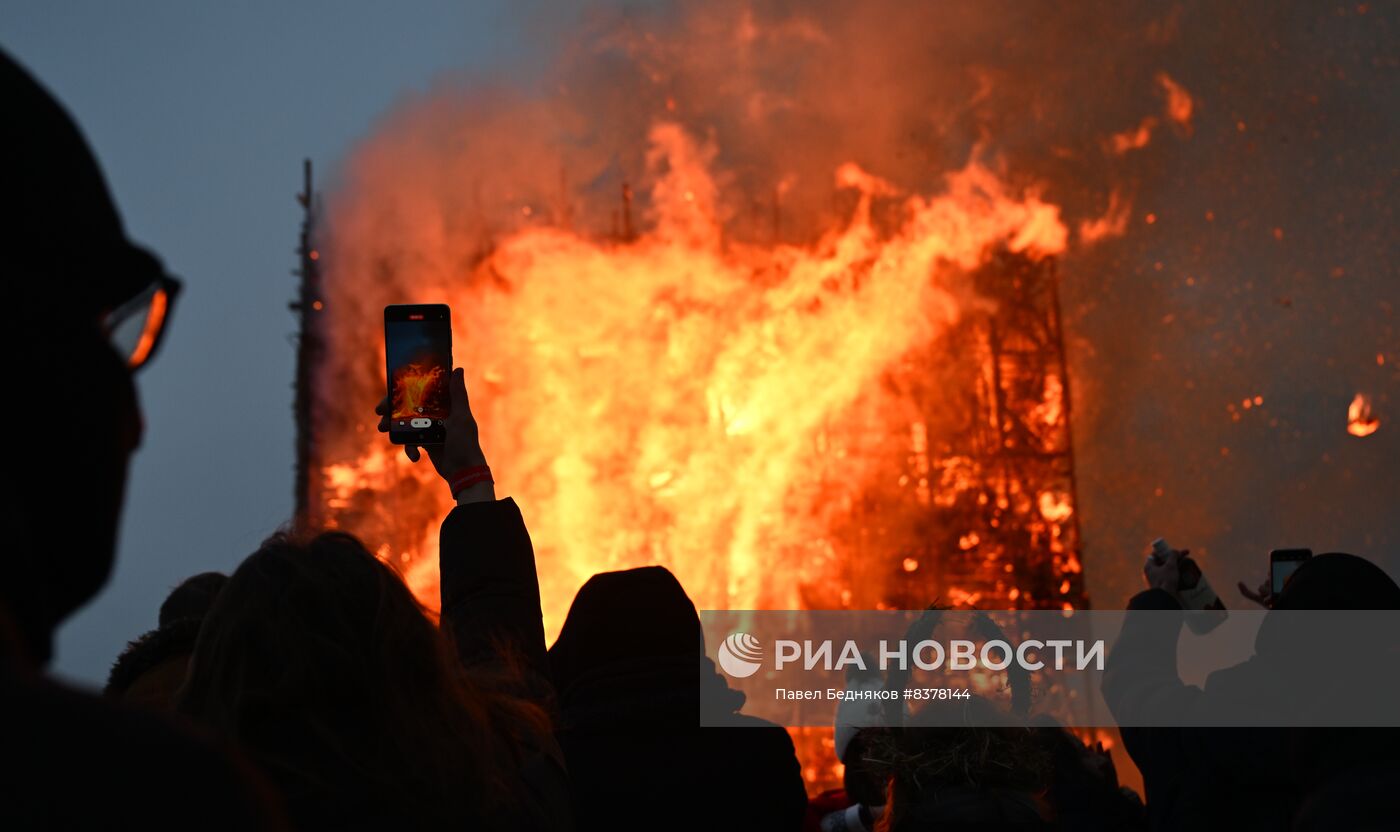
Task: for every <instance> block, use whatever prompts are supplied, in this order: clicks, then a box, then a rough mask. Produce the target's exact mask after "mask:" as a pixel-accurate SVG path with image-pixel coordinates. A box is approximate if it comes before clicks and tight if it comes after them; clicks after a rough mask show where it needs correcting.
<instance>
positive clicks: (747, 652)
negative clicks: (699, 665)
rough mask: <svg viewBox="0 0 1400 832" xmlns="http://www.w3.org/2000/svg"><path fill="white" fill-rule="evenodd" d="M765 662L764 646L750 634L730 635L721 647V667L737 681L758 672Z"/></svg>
mask: <svg viewBox="0 0 1400 832" xmlns="http://www.w3.org/2000/svg"><path fill="white" fill-rule="evenodd" d="M762 661H763V645H762V644H761V643H760V642H759V640H758V639H757V638H755V637H754V636H751V635H749V634H748V633H730V634H729V638H727V639H725V640H724V643H722V644H720V646H719V666H720V667H722V668H724V672H725V673H728V674H729V675H730V676H733V677H734V678H736V679H746V678H748V677H750V676H752V675H754V674H755V673H757V672H758V668H759V666H760V663H761V662H762Z"/></svg>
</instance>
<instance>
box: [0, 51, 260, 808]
mask: <svg viewBox="0 0 1400 832" xmlns="http://www.w3.org/2000/svg"><path fill="white" fill-rule="evenodd" d="M0 111H3V117H0V148H3V153H0V170H3V176H0V183H3V184H2V185H0V198H3V199H4V201H5V203H6V205H5V209H4V212H3V216H0V263H3V264H4V265H3V270H4V277H5V280H4V286H5V288H6V290H7V291H8V293H9V304H8V305H7V307H6V309H5V313H6V314H5V319H6V326H5V327H4V329H5V332H6V336H5V337H6V340H7V346H8V347H9V349H8V350H7V354H8V355H9V356H10V362H9V368H8V369H9V381H10V390H11V393H10V395H9V397H7V400H8V401H10V402H12V404H11V406H10V409H11V414H12V418H11V420H10V421H9V424H10V425H11V437H10V442H9V443H7V444H8V445H9V450H8V454H9V460H10V461H9V463H8V464H7V466H6V476H5V480H6V481H7V488H6V492H7V493H6V497H5V499H4V500H3V501H0V505H3V510H4V527H3V528H4V532H5V533H4V536H3V538H2V540H3V546H4V549H3V551H4V554H3V555H0V564H3V568H0V760H2V761H0V769H3V770H4V771H5V775H4V776H3V777H0V828H3V829H29V828H37V827H56V828H80V829H93V828H132V827H136V826H137V825H148V824H151V823H154V824H155V825H156V826H158V827H159V826H166V825H170V826H174V825H176V824H179V825H181V826H188V827H196V826H197V827H202V828H210V827H214V828H252V827H258V828H278V827H280V826H281V825H282V824H281V822H280V820H279V815H278V813H277V810H276V809H275V808H274V807H273V803H272V801H271V799H270V798H268V797H267V796H266V795H267V794H268V792H267V791H266V789H265V787H264V786H262V785H261V784H260V781H258V780H257V777H256V775H254V774H252V773H251V769H250V768H249V767H247V766H246V764H244V763H241V762H240V761H239V760H238V759H237V758H236V757H235V756H233V755H231V754H230V753H229V752H228V751H226V750H224V749H221V748H219V747H218V746H216V745H214V744H213V743H211V742H209V741H207V740H205V739H203V738H202V737H199V736H197V735H196V734H195V733H194V731H193V729H191V728H188V727H186V726H183V725H178V724H175V723H174V722H170V721H167V720H166V718H164V717H162V716H160V715H156V714H151V713H144V712H139V711H135V710H125V709H123V708H121V707H120V706H119V705H117V704H115V703H112V702H108V701H103V700H101V699H99V698H97V697H95V696H90V695H87V694H84V693H80V692H77V691H74V690H70V689H68V688H66V687H64V686H62V685H59V684H57V683H55V682H54V681H52V680H50V679H47V678H46V677H45V675H44V673H43V670H44V668H45V667H46V666H47V664H48V662H49V660H50V658H51V656H52V653H53V634H54V631H55V630H56V629H57V627H58V626H59V624H60V623H61V622H62V621H63V620H64V619H65V618H67V617H68V616H69V615H71V614H72V613H73V612H74V611H76V610H77V609H78V608H80V607H81V606H83V605H84V604H85V603H87V602H88V601H89V600H91V599H92V597H93V596H95V595H96V594H97V592H98V591H99V590H100V589H101V588H102V586H103V584H105V583H106V582H107V578H108V576H109V574H110V572H111V569H112V563H113V559H114V556H115V548H116V537H117V526H118V521H119V519H120V516H121V507H122V500H123V495H124V491H125V485H126V471H127V464H128V461H129V460H130V458H131V456H132V454H133V453H134V452H135V451H136V448H137V446H138V445H139V444H140V441H141V430H142V422H141V409H140V406H139V404H138V402H137V397H136V390H135V387H134V385H133V383H132V374H133V373H134V372H136V371H138V370H139V369H141V368H142V367H143V366H145V365H146V364H148V363H149V362H150V361H151V359H152V358H153V357H154V356H155V355H156V353H157V351H158V348H159V347H160V345H161V341H162V338H163V336H164V334H165V332H166V329H167V328H168V325H169V321H170V319H171V313H172V312H173V310H174V302H175V299H176V297H177V295H178V294H179V288H180V284H179V281H177V280H176V279H175V278H173V277H171V276H170V275H168V274H167V273H166V272H165V269H164V268H163V267H162V266H161V263H160V261H159V260H157V259H156V258H155V257H154V256H153V255H152V254H151V253H150V252H148V251H146V250H144V249H142V248H140V247H139V246H136V245H134V244H132V243H131V242H130V241H129V240H128V239H127V237H126V233H125V231H124V229H123V227H122V222H121V218H120V217H119V215H118V213H117V209H116V205H115V204H114V203H113V201H112V198H111V195H110V194H109V193H108V191H107V186H106V184H105V182H104V180H103V177H102V173H101V171H100V169H99V168H98V165H97V161H96V159H95V158H94V157H93V155H92V153H91V151H90V150H89V149H88V146H87V143H86V141H85V140H84V138H83V136H82V134H81V132H80V131H79V129H78V127H77V125H76V124H74V122H73V121H72V119H71V118H70V117H69V116H68V114H67V113H66V112H65V111H64V109H63V107H62V106H61V105H59V103H58V102H57V101H55V100H54V99H53V98H52V97H51V96H50V95H49V94H48V93H47V92H46V91H45V90H44V89H43V88H42V87H41V86H39V84H38V83H37V82H35V81H34V79H33V78H32V77H30V76H29V74H28V73H27V72H25V71H24V70H23V69H22V68H20V67H19V66H18V65H17V64H16V63H15V62H14V61H13V60H11V59H10V57H9V56H8V55H6V54H5V53H3V52H0Z"/></svg>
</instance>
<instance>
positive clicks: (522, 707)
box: [180, 532, 548, 826]
mask: <svg viewBox="0 0 1400 832" xmlns="http://www.w3.org/2000/svg"><path fill="white" fill-rule="evenodd" d="M180 709H181V710H182V711H184V712H186V713H188V714H189V715H191V716H192V717H193V718H195V719H197V720H199V721H201V722H203V723H204V724H206V725H209V726H211V727H213V728H214V729H216V730H218V731H221V732H223V733H224V734H226V735H227V736H229V737H230V738H231V739H233V740H234V741H236V742H238V743H240V744H241V745H242V746H243V747H244V748H245V749H246V750H247V751H248V752H249V753H250V754H251V755H252V756H253V757H254V758H255V759H256V760H257V761H258V762H259V763H260V764H261V765H262V767H263V768H264V770H265V771H266V773H267V774H268V776H269V777H270V778H271V779H272V780H273V781H274V782H275V783H277V784H278V785H279V786H280V787H281V789H282V791H283V794H284V798H285V800H286V802H287V809H288V811H289V813H290V814H291V816H292V818H293V820H294V821H303V822H313V823H316V824H317V825H320V824H324V823H326V822H327V821H334V820H337V819H340V820H345V821H348V822H354V823H357V824H361V823H367V822H371V821H375V820H385V821H398V822H399V825H413V826H425V825H427V824H430V823H433V824H436V823H443V822H446V823H461V822H462V821H464V820H465V821H475V822H478V823H485V824H486V825H490V823H491V819H492V818H500V817H503V816H508V815H510V814H512V813H513V809H514V807H516V806H517V805H519V804H520V803H521V802H522V798H521V795H520V788H521V787H520V785H519V783H520V781H519V777H518V771H519V768H520V762H521V757H522V754H523V753H525V751H526V750H527V749H530V748H531V747H533V748H534V749H538V748H540V747H541V744H540V743H541V742H543V741H544V740H543V737H544V735H545V733H546V732H547V731H548V725H547V720H546V718H545V717H544V715H543V712H542V711H540V710H539V709H537V708H534V707H533V706H531V705H528V704H526V703H523V702H521V701H518V700H514V699H511V698H509V697H506V696H504V695H501V694H499V693H497V692H495V690H494V689H493V687H492V686H491V685H489V684H488V683H487V680H484V679H481V678H479V677H478V678H472V677H469V676H468V674H467V673H466V671H465V670H463V668H462V667H461V665H460V663H459V662H458V661H457V658H456V656H455V655H453V653H452V650H451V648H450V646H449V645H448V643H447V640H446V639H445V638H444V636H443V635H442V633H441V632H440V631H439V629H438V628H437V626H436V625H435V624H434V623H433V621H431V620H430V619H429V617H428V615H427V614H426V612H425V611H424V609H423V608H422V607H421V606H420V605H419V604H418V602H417V601H416V600H415V599H414V597H413V594H412V593H411V592H410V591H409V590H408V587H407V586H405V585H404V582H403V580H402V578H400V577H399V575H398V574H397V573H396V572H394V571H393V570H392V569H391V568H389V567H388V566H386V565H385V564H384V563H382V562H380V561H379V560H378V559H377V558H375V557H374V556H373V555H372V554H370V553H369V551H368V550H366V549H365V547H364V546H363V545H362V544H361V543H360V542H359V541H358V540H357V539H355V538H354V537H352V536H350V535H348V534H343V533H334V532H332V533H325V534H321V535H319V536H317V537H315V538H312V539H310V540H305V541H302V540H298V539H295V538H293V537H290V536H287V535H277V536H274V537H272V538H270V539H269V540H268V541H266V542H265V543H264V544H263V546H262V548H260V549H259V550H258V551H257V552H255V553H253V554H252V555H251V556H249V557H248V559H247V560H245V561H244V562H243V564H242V565H241V566H240V567H239V568H238V570H237V571H235V572H234V573H233V576H232V577H231V578H230V579H229V582H228V585H227V586H226V587H224V589H223V590H222V592H221V593H220V594H219V597H218V600H217V601H216V602H215V604H214V607H213V608H212V609H211V610H210V611H209V614H208V617H207V618H206V619H205V621H204V625H203V628H202V629H201V631H200V635H199V640H198V642H197V644H196V646H195V652H194V656H193V657H192V658H191V660H190V671H189V679H188V682H187V683H186V685H185V688H184V690H183V691H182V693H181V697H180Z"/></svg>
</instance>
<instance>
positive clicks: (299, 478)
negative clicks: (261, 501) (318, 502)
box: [288, 159, 325, 528]
mask: <svg viewBox="0 0 1400 832" xmlns="http://www.w3.org/2000/svg"><path fill="white" fill-rule="evenodd" d="M297 202H298V203H300V204H301V209H302V218H301V235H300V239H299V242H298V244H297V257H298V258H299V265H298V267H297V268H296V269H295V270H294V271H293V272H292V274H293V275H294V276H295V277H296V278H297V296H296V300H294V301H292V302H291V303H289V304H288V307H289V308H290V309H291V310H292V313H293V314H295V315H296V317H297V334H296V348H297V361H296V380H295V382H294V384H293V389H294V391H295V393H294V397H293V400H292V413H293V417H294V418H295V420H296V473H295V479H294V484H293V486H292V487H293V489H294V493H293V497H294V500H295V502H294V505H295V507H296V508H295V511H296V513H295V515H293V523H294V524H295V525H296V526H297V527H298V528H302V527H311V528H315V527H316V526H317V525H319V519H318V518H319V517H320V514H321V512H320V511H319V507H317V506H315V505H313V500H312V477H314V476H315V470H316V467H317V464H318V463H317V461H316V458H315V444H314V441H313V440H314V433H313V430H312V428H313V425H314V422H313V416H314V409H315V400H316V388H315V375H316V368H317V366H318V365H319V363H320V360H321V354H322V351H323V350H324V349H325V346H324V341H323V337H322V334H321V331H320V316H321V310H322V309H323V308H324V302H323V301H322V299H321V269H320V263H319V261H320V259H321V255H320V252H319V251H317V250H316V241H315V237H316V218H317V214H318V208H319V206H318V204H317V199H316V192H315V191H314V190H313V189H312V181H311V160H310V159H306V160H303V162H302V189H301V193H299V194H297Z"/></svg>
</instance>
